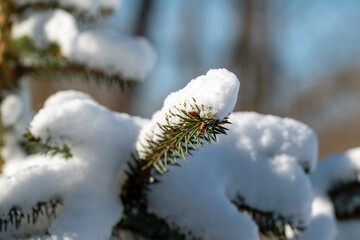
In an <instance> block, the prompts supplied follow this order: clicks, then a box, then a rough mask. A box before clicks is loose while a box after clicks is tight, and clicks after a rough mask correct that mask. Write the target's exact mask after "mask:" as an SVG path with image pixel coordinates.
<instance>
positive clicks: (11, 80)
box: [0, 0, 16, 98]
mask: <svg viewBox="0 0 360 240" xmlns="http://www.w3.org/2000/svg"><path fill="white" fill-rule="evenodd" d="M11 12H12V5H11V1H10V0H1V1H0V90H4V89H9V88H13V87H16V77H15V76H14V75H15V74H14V68H15V62H14V60H13V59H11V58H10V56H9V41H10V34H11V21H10V19H11ZM0 98H1V95H0Z"/></svg>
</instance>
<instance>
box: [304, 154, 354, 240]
mask: <svg viewBox="0 0 360 240" xmlns="http://www.w3.org/2000/svg"><path fill="white" fill-rule="evenodd" d="M359 176H360V148H354V149H350V150H348V151H347V152H345V153H338V154H333V155H331V156H329V157H328V158H326V159H325V160H323V161H321V162H320V163H319V164H318V167H317V169H316V171H315V172H314V173H313V174H312V175H311V182H312V185H313V189H314V193H315V195H316V197H315V200H314V202H313V206H312V218H311V223H310V225H309V227H308V229H307V230H306V231H305V232H304V233H303V235H302V236H301V238H300V239H301V240H312V239H319V240H335V239H336V240H342V239H346V240H355V239H359V236H360V233H359V227H360V224H359V221H355V220H352V221H338V220H337V219H336V217H335V213H334V211H335V210H334V206H333V203H332V201H331V199H330V198H329V196H328V193H329V191H330V190H331V189H332V188H334V187H335V186H337V185H338V184H344V183H349V182H352V181H358V179H359ZM358 203H359V202H358V199H355V200H354V201H353V202H352V203H351V204H348V205H346V206H343V210H344V211H348V212H352V211H353V210H354V209H355V207H357V206H359V204H358Z"/></svg>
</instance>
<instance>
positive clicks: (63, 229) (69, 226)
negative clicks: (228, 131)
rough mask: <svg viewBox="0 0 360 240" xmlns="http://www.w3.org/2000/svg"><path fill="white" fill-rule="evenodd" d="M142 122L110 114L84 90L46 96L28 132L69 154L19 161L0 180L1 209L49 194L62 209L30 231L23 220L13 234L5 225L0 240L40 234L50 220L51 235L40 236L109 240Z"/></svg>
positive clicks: (119, 213)
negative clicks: (67, 149) (66, 149)
mask: <svg viewBox="0 0 360 240" xmlns="http://www.w3.org/2000/svg"><path fill="white" fill-rule="evenodd" d="M144 123H145V120H143V119H140V118H136V117H130V116H129V115H127V114H119V113H114V112H111V111H110V110H108V109H106V108H105V107H102V106H100V105H99V104H97V103H96V102H95V101H94V100H92V99H91V97H90V96H87V95H85V94H83V93H79V92H75V91H64V92H59V93H57V94H56V95H54V96H52V97H51V98H49V100H48V101H47V102H46V103H45V106H44V108H43V109H41V110H40V112H39V113H38V114H36V115H35V117H34V119H33V120H32V121H31V122H30V130H31V132H32V133H33V134H34V135H35V137H41V138H42V139H43V140H44V141H48V143H49V144H51V145H53V146H56V145H58V146H61V145H63V144H68V145H69V146H70V148H71V151H72V154H73V157H72V158H70V159H67V160H65V159H62V158H61V157H59V156H55V157H49V156H38V155H34V156H30V157H27V158H26V159H23V162H22V163H18V166H17V168H16V171H15V170H13V171H12V172H8V173H5V175H3V176H2V177H1V178H0V186H1V189H3V190H2V191H1V192H0V206H1V208H0V211H1V212H2V214H3V213H6V212H7V211H8V210H9V208H10V206H13V205H16V206H20V207H21V208H22V209H23V210H24V211H25V212H28V211H29V210H30V208H31V207H32V206H33V205H35V203H37V202H39V201H48V200H49V199H50V198H53V197H60V198H62V199H63V207H62V209H61V211H60V213H59V215H58V217H57V218H56V219H55V220H54V221H53V222H52V223H48V222H46V221H45V224H43V225H41V226H39V227H38V229H36V228H35V230H34V229H30V230H29V226H27V224H26V221H24V227H23V228H22V229H23V231H22V230H21V229H20V231H16V234H15V233H14V231H12V230H11V229H10V230H9V231H8V232H6V233H1V234H0V239H4V238H5V239H14V238H19V237H20V236H19V234H24V235H22V237H24V236H25V235H28V233H29V232H30V233H32V234H31V235H37V234H41V233H43V232H44V230H46V228H47V226H48V225H49V224H50V227H49V233H50V234H51V235H52V236H51V237H49V238H42V239H57V238H58V239H66V237H68V239H72V240H98V239H108V238H109V237H110V235H111V231H112V226H114V224H115V223H116V222H117V221H118V220H120V218H121V216H122V211H123V206H122V203H121V200H120V198H119V194H120V190H121V181H123V180H124V178H125V174H124V169H125V167H126V162H127V161H130V160H131V156H130V153H131V152H132V150H133V145H134V142H135V140H136V137H137V135H138V132H139V130H140V127H141V126H142V125H143V124H144ZM45 220H46V219H45ZM14 234H15V235H14ZM69 236H70V237H69ZM35 239H36V238H35Z"/></svg>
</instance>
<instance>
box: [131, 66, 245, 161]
mask: <svg viewBox="0 0 360 240" xmlns="http://www.w3.org/2000/svg"><path fill="white" fill-rule="evenodd" d="M239 87H240V82H239V80H238V78H237V77H236V76H235V74H233V73H231V72H230V71H228V70H226V69H211V70H209V71H208V72H207V74H206V75H202V76H199V77H197V78H195V79H193V80H191V82H190V83H188V85H186V86H185V87H184V88H183V89H181V90H179V91H176V92H173V93H171V94H170V95H169V96H168V97H167V98H166V99H165V101H164V105H163V107H162V109H161V110H159V111H158V112H156V113H155V114H154V115H153V116H152V119H151V122H150V123H149V124H148V125H147V126H145V127H144V128H143V129H142V131H141V133H140V135H139V138H138V141H137V143H136V150H137V151H138V153H139V156H140V158H142V157H144V156H145V155H144V153H145V152H146V151H147V150H146V148H148V147H149V146H148V141H149V140H150V141H154V142H156V141H158V140H159V138H160V136H161V135H162V134H163V130H162V129H161V127H160V126H159V125H173V124H179V123H181V122H183V119H182V118H181V117H179V115H183V112H182V111H185V112H187V113H191V114H196V115H197V116H199V117H200V118H213V119H219V120H224V119H226V118H227V116H228V115H229V114H230V113H231V112H232V110H233V109H234V107H235V103H236V100H237V95H238V91H239Z"/></svg>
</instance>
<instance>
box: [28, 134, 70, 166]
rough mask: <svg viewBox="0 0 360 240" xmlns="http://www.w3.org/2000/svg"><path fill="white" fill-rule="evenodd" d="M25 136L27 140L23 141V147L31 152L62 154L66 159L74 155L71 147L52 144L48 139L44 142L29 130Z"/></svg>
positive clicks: (52, 154)
mask: <svg viewBox="0 0 360 240" xmlns="http://www.w3.org/2000/svg"><path fill="white" fill-rule="evenodd" d="M24 137H25V139H26V141H25V142H24V143H23V147H24V149H25V151H26V152H28V153H29V154H35V153H42V154H45V155H46V154H50V155H51V156H54V155H56V154H62V156H63V157H64V158H66V159H68V158H71V157H72V153H71V151H70V148H69V147H68V146H67V145H65V144H64V145H63V146H62V147H59V146H51V145H50V144H49V140H47V141H46V143H43V142H42V141H41V139H40V138H36V137H34V136H33V135H32V134H31V132H30V131H29V130H28V131H27V132H26V133H25V134H24Z"/></svg>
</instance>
